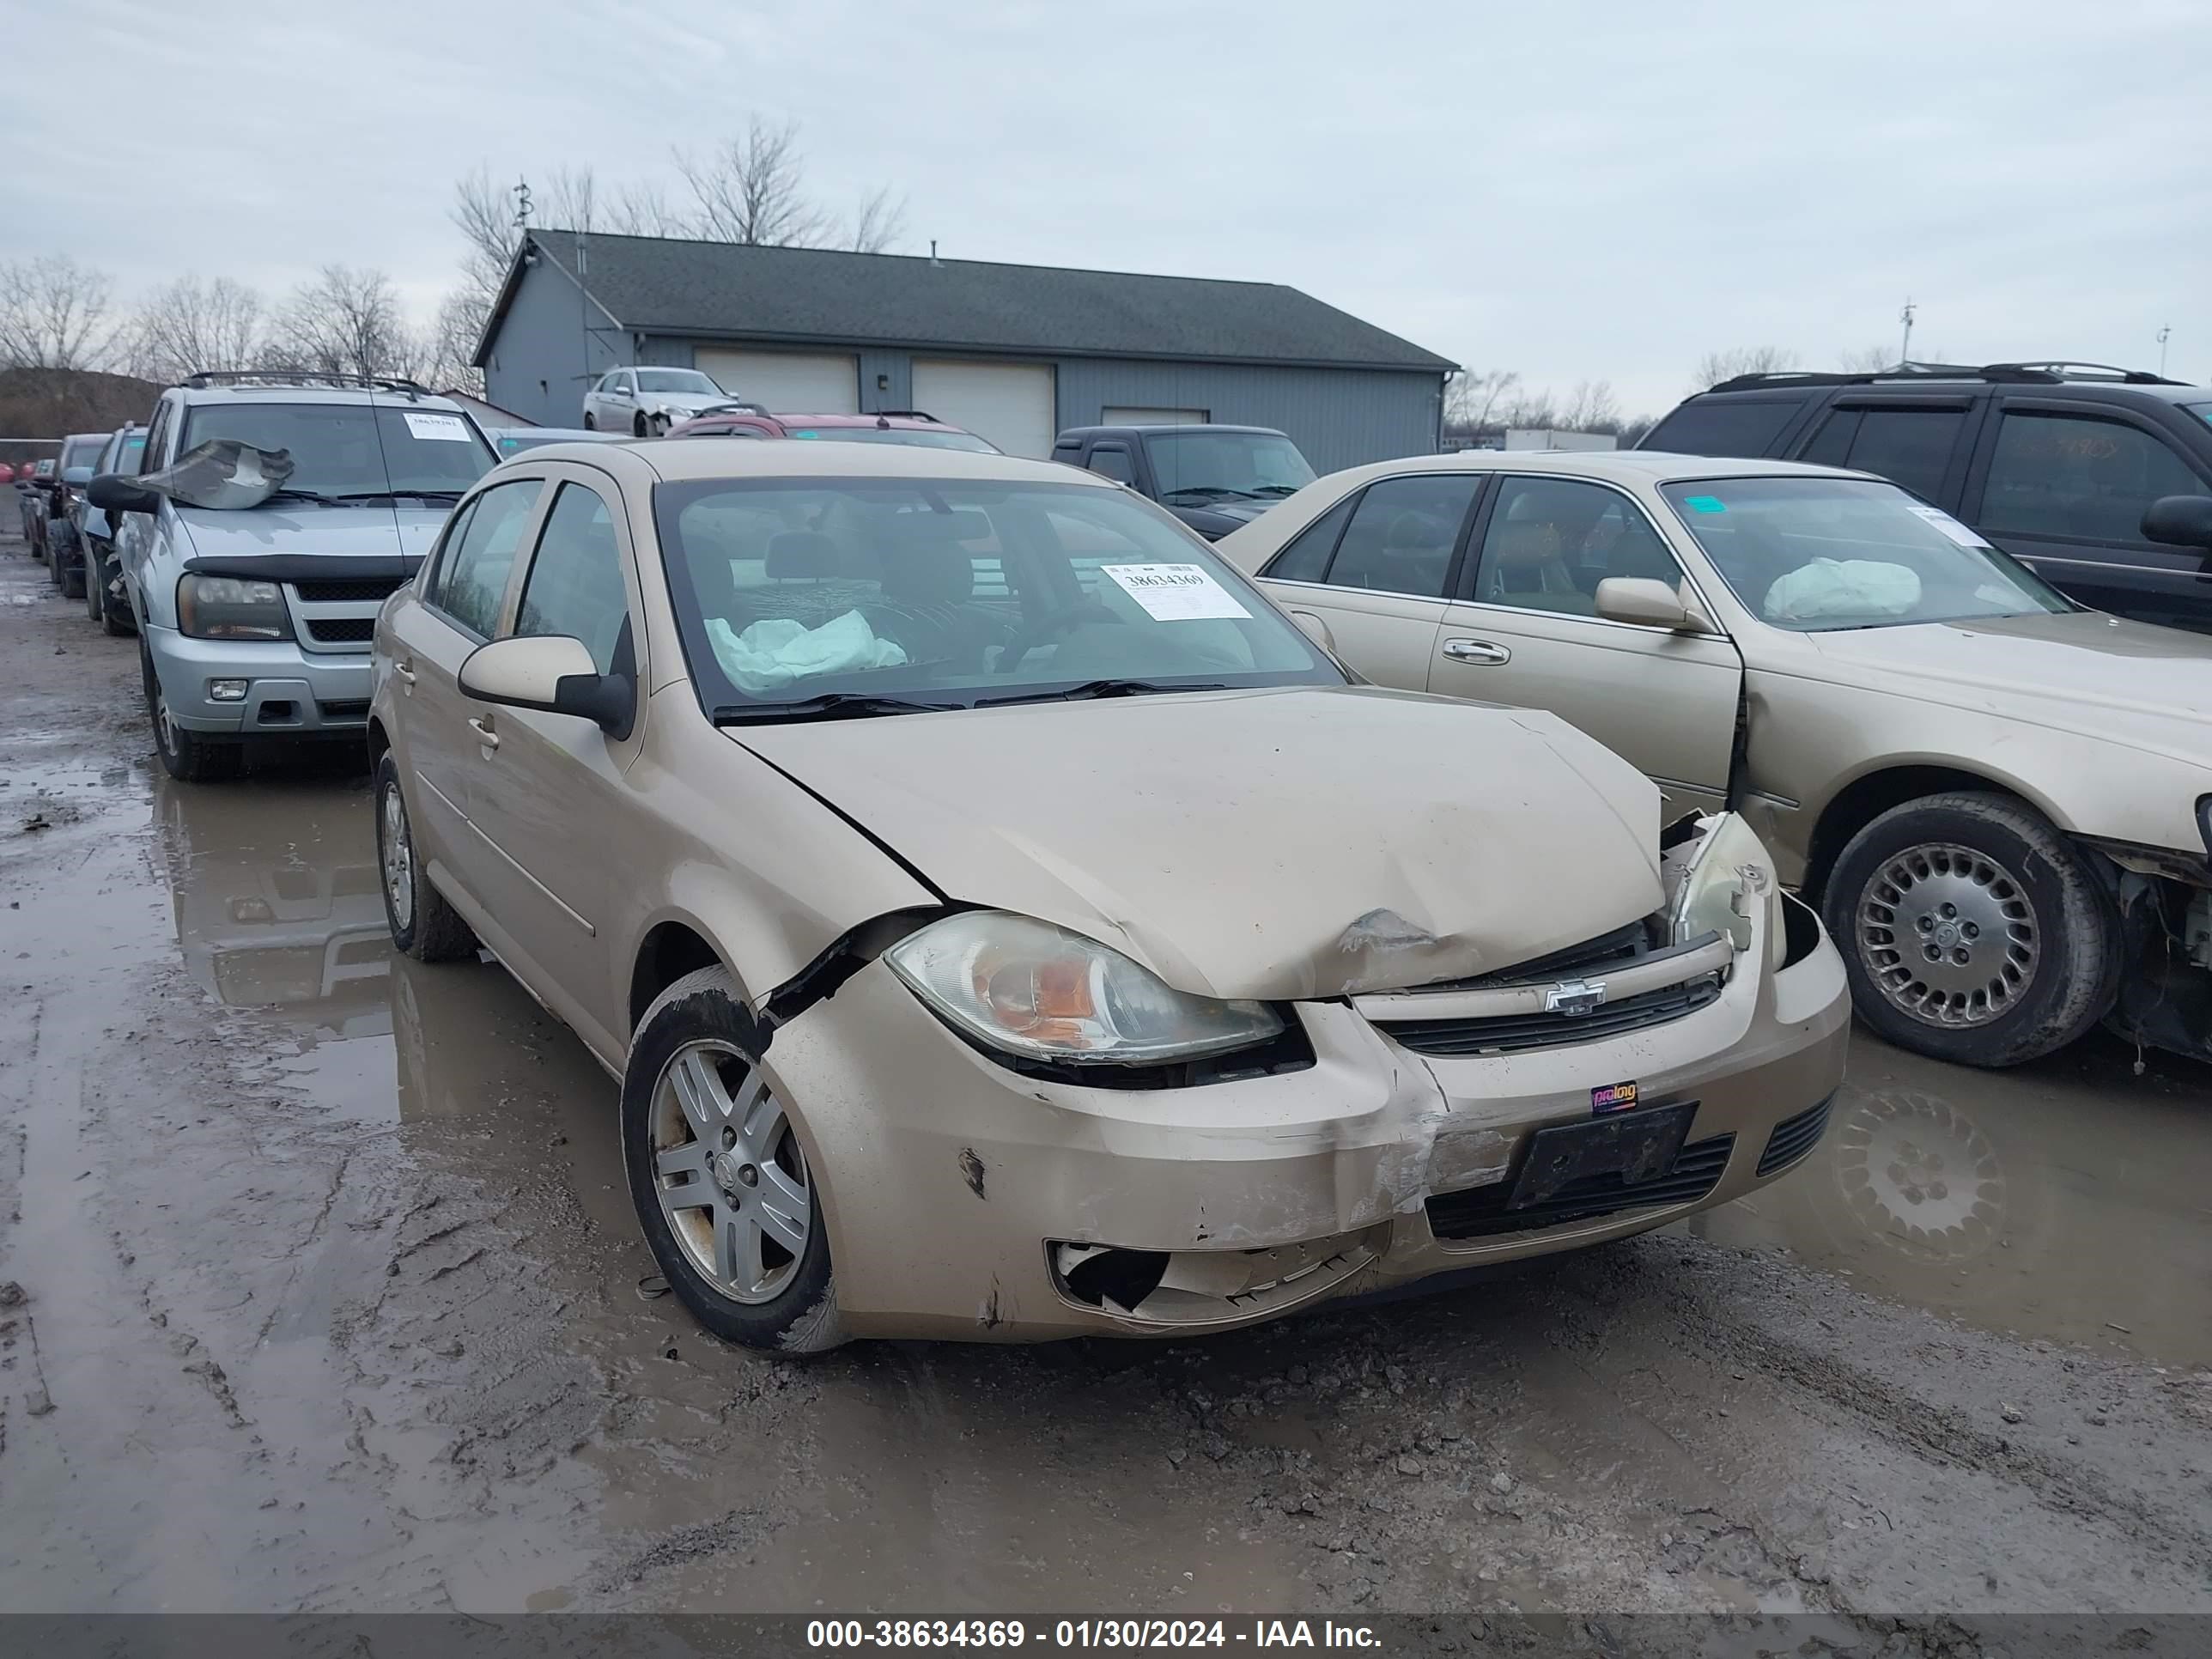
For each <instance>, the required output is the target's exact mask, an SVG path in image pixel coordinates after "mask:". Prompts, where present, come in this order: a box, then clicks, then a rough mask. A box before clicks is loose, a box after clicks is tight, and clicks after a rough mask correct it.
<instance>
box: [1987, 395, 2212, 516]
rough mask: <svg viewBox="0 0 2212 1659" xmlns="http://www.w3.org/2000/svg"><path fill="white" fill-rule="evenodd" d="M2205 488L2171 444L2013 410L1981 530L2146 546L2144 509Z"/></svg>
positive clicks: (2075, 419) (2073, 418)
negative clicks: (2168, 497) (2166, 498)
mask: <svg viewBox="0 0 2212 1659" xmlns="http://www.w3.org/2000/svg"><path fill="white" fill-rule="evenodd" d="M2204 488H2205V487H2204V483H2203V480H2201V479H2200V478H2198V477H2197V474H2196V473H2195V472H2194V471H2191V468H2190V466H2189V465H2188V463H2187V462H2185V461H2184V460H2183V459H2181V457H2180V456H2179V455H2177V454H2176V453H2174V452H2173V450H2172V448H2171V447H2168V445H2167V444H2166V441H2165V440H2164V439H2162V438H2160V437H2157V436H2155V435H2153V434H2151V433H2148V432H2146V431H2144V430H2143V429H2142V428H2140V427H2136V426H2133V425H2130V424H2129V423H2128V422H2124V421H2105V420H2099V419H2097V418H2095V417H2094V416H2083V415H2066V414H2059V413H2057V412H2055V411H2043V410H2023V409H2008V410H2005V411H2004V413H2003V414H2002V416H2000V417H1999V424H1998V426H1997V438H1996V447H1995V448H1994V449H1993V450H1992V451H1991V453H1990V471H1989V480H1988V482H1987V483H1986V484H1985V485H1984V487H1983V491H1982V511H1981V516H1980V519H1979V520H1978V524H1979V527H1980V528H1981V529H1983V530H1984V531H1986V532H1990V533H1991V534H1998V535H2004V534H2009V535H2021V536H2049V537H2052V538H2057V539H2060V540H2065V541H2087V542H2127V543H2137V544H2139V543H2141V542H2142V540H2143V533H2142V515H2143V509H2144V508H2145V507H2148V506H2149V505H2150V504H2151V503H2152V502H2153V501H2156V500H2157V499H2158V498H2159V497H2160V496H2161V495H2202V494H2203V492H2204Z"/></svg>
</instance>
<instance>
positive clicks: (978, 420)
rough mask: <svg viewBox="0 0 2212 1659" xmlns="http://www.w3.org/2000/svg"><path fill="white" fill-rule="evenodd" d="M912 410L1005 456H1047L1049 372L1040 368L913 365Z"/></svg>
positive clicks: (1049, 450)
mask: <svg viewBox="0 0 2212 1659" xmlns="http://www.w3.org/2000/svg"><path fill="white" fill-rule="evenodd" d="M914 406H915V408H916V409H925V410H928V411H929V412H930V413H931V414H932V415H934V416H937V418H938V419H939V420H940V421H948V422H951V424H952V425H954V426H958V427H965V428H967V429H968V430H969V431H970V432H973V433H975V434H976V435H978V436H981V437H985V438H988V439H989V440H990V441H992V442H993V443H994V444H996V445H998V447H1000V448H1001V449H1003V450H1005V451H1006V453H1007V454H1009V455H1029V456H1032V457H1034V458H1036V459H1038V460H1042V459H1045V458H1046V457H1047V456H1048V455H1050V454H1051V453H1052V440H1053V435H1054V432H1055V431H1057V430H1058V428H1057V427H1056V425H1055V424H1054V418H1053V415H1054V410H1053V385H1052V368H1051V366H1050V365H1049V364H1045V363H953V362H917V363H916V364H915V366H914Z"/></svg>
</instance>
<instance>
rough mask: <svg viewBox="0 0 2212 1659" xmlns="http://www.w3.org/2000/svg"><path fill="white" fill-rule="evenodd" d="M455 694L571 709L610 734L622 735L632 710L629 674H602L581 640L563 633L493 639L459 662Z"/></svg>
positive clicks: (549, 710) (548, 710)
mask: <svg viewBox="0 0 2212 1659" xmlns="http://www.w3.org/2000/svg"><path fill="white" fill-rule="evenodd" d="M460 682H461V694H462V695H463V696H469V697H474V698H475V699H476V700H477V702H489V703H497V704H499V705H501V707H503V708H533V709H536V710H537V711H538V713H539V714H571V715H574V717H575V718H576V719H578V720H589V721H591V722H592V725H594V726H598V727H599V729H600V730H601V731H603V732H605V733H606V734H607V735H608V736H609V737H611V738H626V737H628V736H629V734H630V727H631V725H632V723H633V721H635V719H636V715H637V690H636V688H635V686H633V685H632V684H630V682H629V677H628V676H626V675H623V674H602V673H600V672H599V668H598V666H597V665H595V664H594V663H593V662H592V653H591V652H590V651H589V650H587V649H586V647H585V645H584V642H583V641H581V640H578V639H571V638H569V637H568V635H564V634H553V635H532V636H530V637H527V638H510V639H504V640H494V641H491V643H490V644H489V645H480V646H478V647H477V648H476V649H475V650H474V651H471V653H469V654H468V657H467V659H465V661H463V663H462V664H461V674H460Z"/></svg>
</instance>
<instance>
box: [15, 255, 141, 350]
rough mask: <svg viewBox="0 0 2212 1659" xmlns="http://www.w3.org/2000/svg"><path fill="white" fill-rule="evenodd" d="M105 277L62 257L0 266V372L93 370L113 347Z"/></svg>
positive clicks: (109, 289) (110, 287) (111, 291)
mask: <svg viewBox="0 0 2212 1659" xmlns="http://www.w3.org/2000/svg"><path fill="white" fill-rule="evenodd" d="M113 295H114V289H113V285H112V283H109V281H108V279H107V276H106V273H105V272H103V271H98V270H92V269H91V268H90V267H88V266H86V265H81V264H77V262H76V260H74V259H72V258H69V257H68V256H67V255H66V254H52V255H49V256H47V257H46V258H42V259H22V260H15V261H11V262H10V263H9V264H0V367H5V368H99V367H100V364H101V363H103V362H106V360H107V358H108V356H109V355H110V353H111V351H112V349H113V345H114V331H113V329H112V327H111V325H110V323H109V319H108V313H109V310H110V307H111V306H112V301H113Z"/></svg>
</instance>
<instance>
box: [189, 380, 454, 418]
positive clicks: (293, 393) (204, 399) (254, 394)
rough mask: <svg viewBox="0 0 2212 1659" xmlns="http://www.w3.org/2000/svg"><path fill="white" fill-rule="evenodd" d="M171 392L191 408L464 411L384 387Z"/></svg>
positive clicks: (431, 395)
mask: <svg viewBox="0 0 2212 1659" xmlns="http://www.w3.org/2000/svg"><path fill="white" fill-rule="evenodd" d="M173 390H174V391H175V392H176V393H177V395H178V396H179V398H182V399H183V400H184V401H185V403H186V404H189V405H191V406H192V407H194V408H197V407H198V406H199V405H200V404H236V403H255V404H325V405H327V404H362V405H368V404H375V405H377V406H379V407H380V408H384V409H421V410H439V411H441V413H447V414H453V415H460V414H465V413H466V412H467V411H465V410H463V409H462V407H461V406H460V405H459V404H457V403H455V402H454V401H453V399H452V398H441V397H440V396H438V394H437V393H435V392H398V391H393V390H392V389H391V388H389V387H385V386H378V387H375V388H374V389H372V388H370V387H368V386H178V387H174V388H173Z"/></svg>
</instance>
